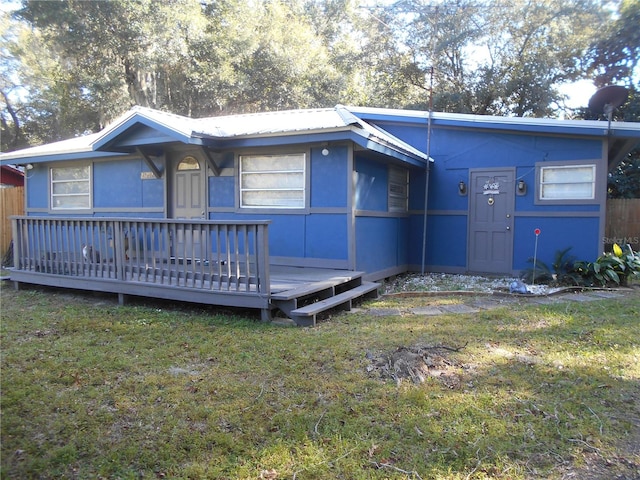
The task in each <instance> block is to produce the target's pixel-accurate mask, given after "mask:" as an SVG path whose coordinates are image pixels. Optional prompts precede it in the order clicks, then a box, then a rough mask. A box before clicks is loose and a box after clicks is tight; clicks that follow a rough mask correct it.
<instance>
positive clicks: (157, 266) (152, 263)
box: [12, 216, 269, 296]
mask: <svg viewBox="0 0 640 480" xmlns="http://www.w3.org/2000/svg"><path fill="white" fill-rule="evenodd" d="M12 222H13V224H12V227H13V239H14V269H15V270H17V271H20V272H32V273H43V274H49V275H55V276H64V277H76V278H78V277H80V278H86V279H91V280H100V279H105V280H106V279H109V280H115V281H121V282H131V283H136V284H138V285H140V284H153V285H164V286H168V287H184V288H188V289H197V290H200V291H206V290H209V291H212V292H218V293H225V292H234V293H239V294H243V293H246V294H250V295H251V294H253V295H260V296H265V295H266V296H268V295H269V249H268V241H269V240H268V224H269V222H268V221H253V222H233V221H227V222H219V221H206V220H165V219H163V220H155V219H130V218H79V217H67V218H59V217H56V218H53V217H25V216H20V217H12Z"/></svg>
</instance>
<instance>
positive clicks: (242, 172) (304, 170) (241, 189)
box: [238, 151, 309, 211]
mask: <svg viewBox="0 0 640 480" xmlns="http://www.w3.org/2000/svg"><path fill="white" fill-rule="evenodd" d="M287 157H300V158H299V160H300V161H301V168H292V169H282V168H273V169H266V170H247V169H246V167H245V163H244V160H245V159H254V158H274V159H282V158H287ZM308 158H309V155H308V153H307V152H303V151H292V152H283V153H262V152H258V153H243V154H239V155H238V208H239V209H240V210H242V211H248V210H259V211H264V210H269V209H271V210H297V211H300V210H306V209H307V204H308V200H307V193H308V170H309V165H308ZM291 173H294V174H302V180H301V186H300V187H284V188H282V187H278V188H273V187H263V188H256V187H245V185H244V179H245V178H248V176H249V175H251V176H254V178H256V176H259V175H260V174H265V175H269V174H270V175H280V174H282V175H287V174H291ZM268 191H272V192H287V191H289V192H301V199H300V200H301V205H282V204H281V205H278V204H277V203H273V204H269V205H245V203H244V193H245V192H268Z"/></svg>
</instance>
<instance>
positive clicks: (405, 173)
mask: <svg viewBox="0 0 640 480" xmlns="http://www.w3.org/2000/svg"><path fill="white" fill-rule="evenodd" d="M394 176H397V180H399V177H400V176H402V177H403V179H402V180H401V181H396V179H394ZM387 177H388V182H387V211H388V212H389V213H399V214H403V213H408V212H409V170H408V169H406V168H402V167H399V166H396V165H389V167H388V169H387ZM394 187H395V188H394ZM394 190H395V191H394ZM394 200H395V201H394ZM400 202H402V206H401V207H400V206H396V205H394V204H395V203H398V204H399V203H400Z"/></svg>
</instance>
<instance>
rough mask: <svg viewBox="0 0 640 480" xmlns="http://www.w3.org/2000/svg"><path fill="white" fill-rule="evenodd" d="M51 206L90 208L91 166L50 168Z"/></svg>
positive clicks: (57, 207)
mask: <svg viewBox="0 0 640 480" xmlns="http://www.w3.org/2000/svg"><path fill="white" fill-rule="evenodd" d="M51 208H52V209H69V210H81V209H90V208H91V166H90V165H85V166H81V167H54V168H52V169H51Z"/></svg>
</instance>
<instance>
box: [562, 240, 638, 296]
mask: <svg viewBox="0 0 640 480" xmlns="http://www.w3.org/2000/svg"><path fill="white" fill-rule="evenodd" d="M626 250H627V251H626V252H625V251H623V249H622V248H621V247H620V246H619V245H618V244H617V243H614V245H613V252H610V253H605V254H604V255H602V256H600V257H598V258H597V259H596V260H595V261H594V262H586V261H580V262H576V263H575V270H576V271H577V272H578V273H579V274H580V276H581V277H582V279H583V285H589V286H594V285H598V286H602V287H604V286H607V285H611V284H615V285H622V286H627V285H628V284H629V279H630V278H640V255H638V253H637V252H634V251H633V249H632V248H631V246H630V245H627V247H626Z"/></svg>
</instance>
